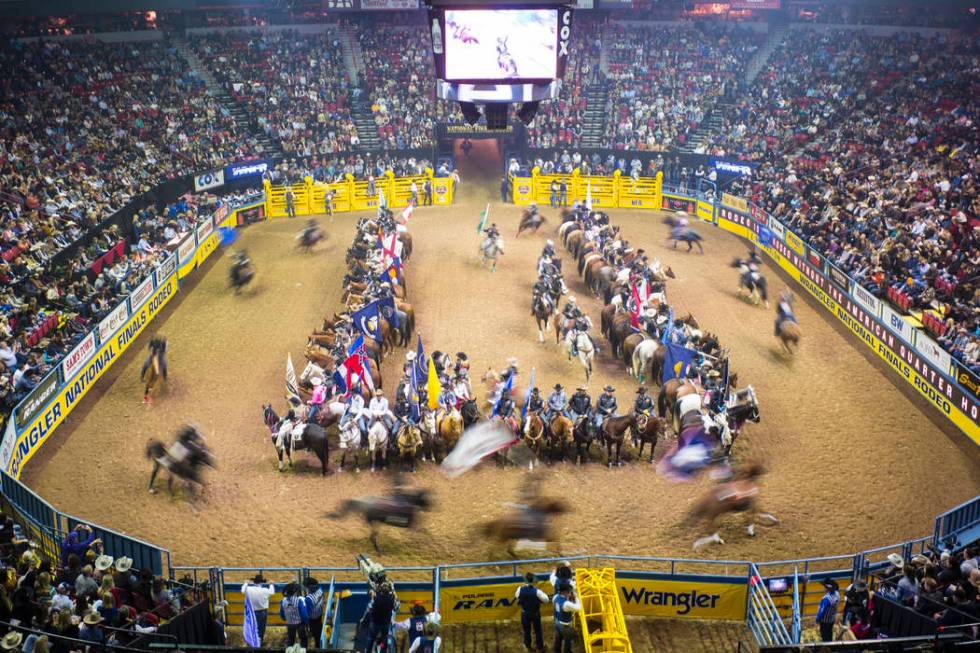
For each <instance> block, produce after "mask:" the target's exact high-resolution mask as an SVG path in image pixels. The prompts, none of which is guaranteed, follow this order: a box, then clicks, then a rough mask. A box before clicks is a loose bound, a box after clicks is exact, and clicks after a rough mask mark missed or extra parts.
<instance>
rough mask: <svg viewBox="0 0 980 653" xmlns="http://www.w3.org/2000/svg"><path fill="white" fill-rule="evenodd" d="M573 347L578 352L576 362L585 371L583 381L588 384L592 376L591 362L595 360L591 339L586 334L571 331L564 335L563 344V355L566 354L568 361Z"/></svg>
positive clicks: (570, 358)
mask: <svg viewBox="0 0 980 653" xmlns="http://www.w3.org/2000/svg"><path fill="white" fill-rule="evenodd" d="M573 346H574V349H576V350H577V351H578V355H577V358H578V362H579V364H580V365H581V366H582V369H583V370H585V381H586V382H588V381H589V378H590V377H591V376H592V361H593V360H594V359H595V345H593V344H592V338H591V337H590V336H589V334H588V333H586V332H585V331H578V330H575V329H572V330H570V331H569V332H568V333H567V334H566V335H565V342H564V349H565V353H567V354H568V360H569V361H571V360H572V350H573Z"/></svg>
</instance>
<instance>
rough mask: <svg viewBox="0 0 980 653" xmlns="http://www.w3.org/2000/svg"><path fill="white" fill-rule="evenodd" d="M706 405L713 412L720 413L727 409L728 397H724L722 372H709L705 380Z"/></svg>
mask: <svg viewBox="0 0 980 653" xmlns="http://www.w3.org/2000/svg"><path fill="white" fill-rule="evenodd" d="M704 399H705V401H704V403H705V405H706V406H707V407H708V408H709V409H711V410H712V411H713V412H716V413H717V412H720V411H721V410H722V408H724V407H725V399H726V397H724V396H722V387H721V372H719V371H718V370H709V371H708V373H707V375H705V380H704Z"/></svg>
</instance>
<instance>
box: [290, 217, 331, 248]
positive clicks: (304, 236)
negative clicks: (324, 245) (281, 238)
mask: <svg viewBox="0 0 980 653" xmlns="http://www.w3.org/2000/svg"><path fill="white" fill-rule="evenodd" d="M323 238H324V235H323V232H322V231H320V228H319V227H317V226H316V223H314V222H313V221H310V224H309V225H307V227H306V228H305V229H303V231H301V232H299V234H297V236H296V240H297V243H296V246H297V247H299V248H300V249H302V250H303V251H304V252H305V253H307V254H309V253H310V252H311V251H313V246H314V245H316V244H317V243H318V242H320V241H321V240H323Z"/></svg>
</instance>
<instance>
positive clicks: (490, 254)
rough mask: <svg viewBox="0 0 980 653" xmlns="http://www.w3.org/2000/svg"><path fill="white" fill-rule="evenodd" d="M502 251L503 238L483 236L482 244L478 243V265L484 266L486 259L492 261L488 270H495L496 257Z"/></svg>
mask: <svg viewBox="0 0 980 653" xmlns="http://www.w3.org/2000/svg"><path fill="white" fill-rule="evenodd" d="M503 253H504V239H503V238H499V237H498V238H485V239H484V240H483V244H482V245H480V255H481V257H482V258H481V259H480V265H482V266H485V265H486V264H487V261H490V262H491V263H492V265H491V268H490V271H491V272H495V271H496V270H497V257H498V256H500V255H502V254H503Z"/></svg>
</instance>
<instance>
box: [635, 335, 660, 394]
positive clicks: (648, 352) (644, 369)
mask: <svg viewBox="0 0 980 653" xmlns="http://www.w3.org/2000/svg"><path fill="white" fill-rule="evenodd" d="M658 349H660V343H659V342H657V341H656V340H654V339H653V338H647V339H646V340H644V341H643V342H641V343H640V344H638V345H637V346H636V349H634V350H633V367H632V368H631V369H630V372H631V373H632V374H633V376H634V377H636V380H637V382H638V383H643V382H644V381H645V380H646V377H647V373H648V372H650V373H652V370H651V369H650V366H651V363H652V362H653V357H654V355H655V354H656V353H657V350H658Z"/></svg>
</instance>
